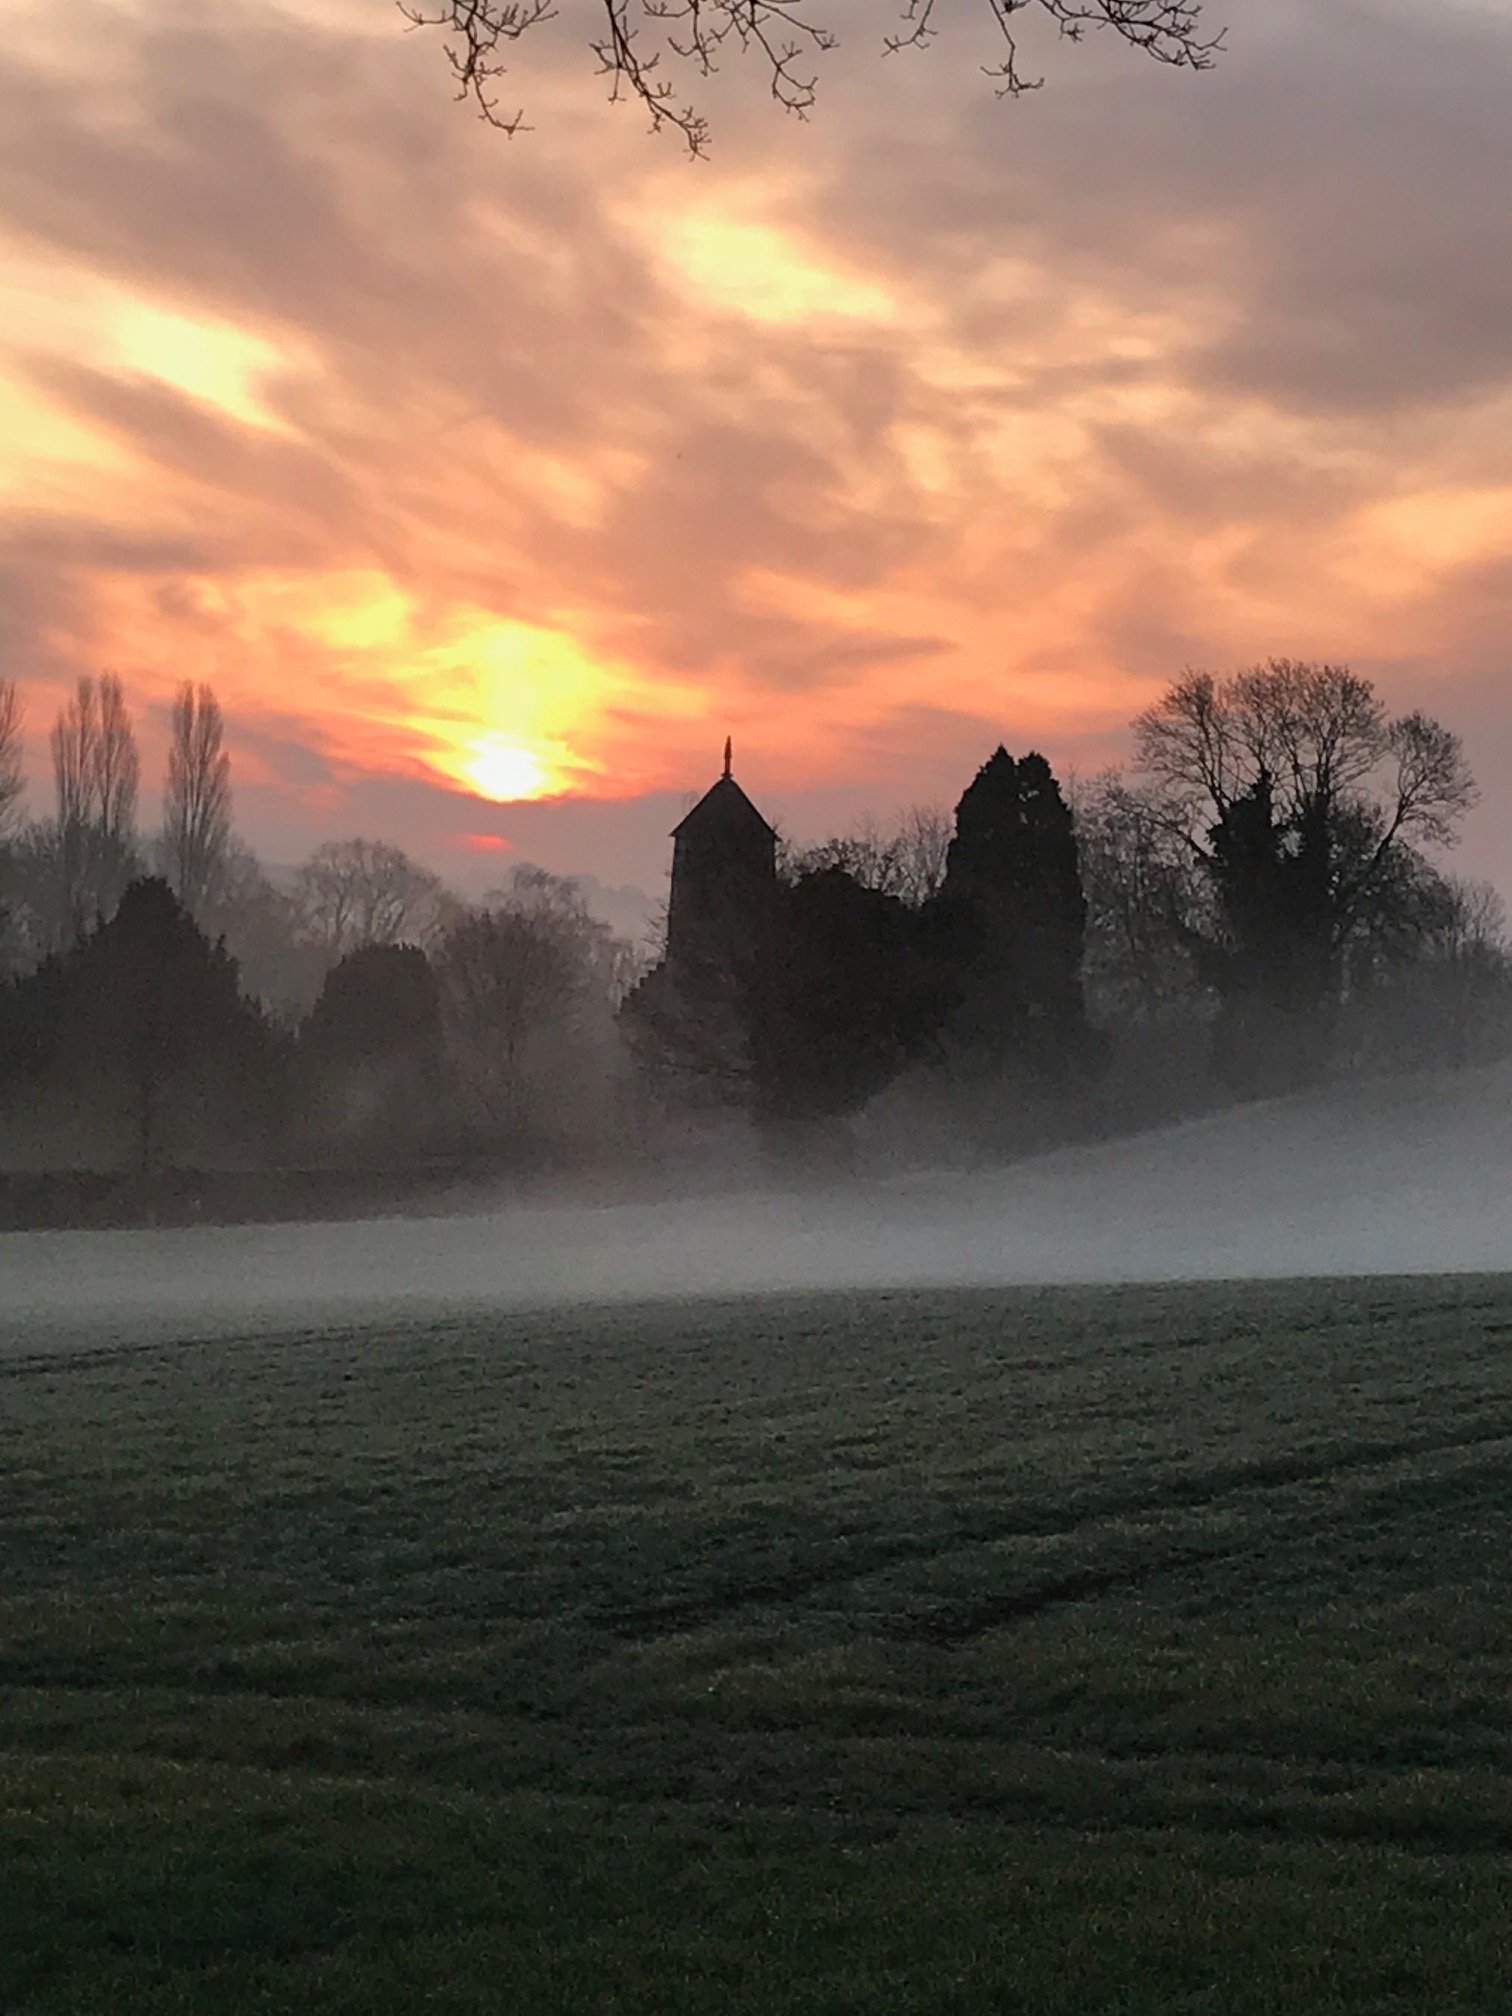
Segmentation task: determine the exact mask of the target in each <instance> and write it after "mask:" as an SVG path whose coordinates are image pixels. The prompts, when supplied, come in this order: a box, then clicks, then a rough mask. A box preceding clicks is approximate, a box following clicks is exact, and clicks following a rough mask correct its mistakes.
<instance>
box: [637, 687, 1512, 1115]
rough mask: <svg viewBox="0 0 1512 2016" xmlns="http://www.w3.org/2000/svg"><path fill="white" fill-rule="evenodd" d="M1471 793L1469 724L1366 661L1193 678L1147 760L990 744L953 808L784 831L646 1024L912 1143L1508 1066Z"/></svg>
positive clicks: (1161, 725)
mask: <svg viewBox="0 0 1512 2016" xmlns="http://www.w3.org/2000/svg"><path fill="white" fill-rule="evenodd" d="M1474 802H1475V789H1474V785H1473V782H1472V779H1471V776H1470V772H1469V769H1468V766H1467V764H1466V761H1465V757H1464V753H1463V751H1462V749H1461V747H1460V744H1459V742H1458V740H1457V739H1456V737H1455V736H1454V735H1452V734H1451V733H1450V732H1449V731H1448V730H1447V729H1445V728H1444V727H1442V726H1441V725H1440V724H1439V723H1437V722H1435V721H1432V720H1430V719H1429V718H1428V717H1427V716H1426V715H1424V714H1421V713H1410V714H1406V715H1402V716H1392V715H1390V714H1389V713H1388V711H1387V710H1386V708H1385V707H1384V705H1383V704H1382V702H1381V700H1380V698H1379V696H1378V695H1377V694H1376V693H1375V691H1374V689H1373V688H1372V686H1371V684H1370V683H1369V682H1368V681H1367V680H1365V679H1362V678H1360V677H1358V676H1357V675H1355V674H1353V673H1351V672H1349V671H1348V670H1347V669H1344V668H1340V667H1335V666H1328V665H1309V664H1300V663H1296V662H1292V661H1273V662H1271V663H1269V664H1267V665H1264V666H1262V667H1258V668H1256V669H1253V670H1250V671H1247V672H1244V673H1241V674H1238V675H1236V676H1234V677H1231V678H1228V679H1216V678H1213V677H1210V676H1208V675H1206V674H1199V673H1191V674H1188V675H1187V676H1185V677H1183V678H1182V679H1180V680H1179V681H1177V682H1176V683H1175V684H1174V685H1173V686H1172V687H1171V688H1170V689H1169V691H1168V692H1167V693H1166V694H1165V695H1164V696H1163V697H1162V699H1161V700H1160V701H1159V702H1158V703H1157V704H1156V705H1155V706H1153V707H1151V708H1150V709H1149V710H1148V711H1147V712H1145V713H1144V714H1142V715H1141V716H1140V717H1139V719H1138V720H1137V721H1136V722H1135V723H1134V763H1133V766H1132V768H1131V770H1130V771H1129V772H1127V773H1110V774H1107V775H1104V776H1100V777H1096V778H1094V779H1092V780H1090V781H1086V782H1079V783H1075V784H1073V785H1072V786H1071V787H1070V788H1064V787H1063V786H1062V784H1061V783H1060V781H1059V780H1057V779H1056V777H1055V776H1054V774H1053V773H1052V771H1051V770H1050V767H1049V765H1048V764H1047V763H1046V762H1045V760H1044V759H1043V758H1042V757H1041V756H1038V755H1034V754H1030V755H1027V756H1024V757H1022V758H1019V759H1017V760H1015V759H1014V758H1013V757H1012V756H1010V755H1009V754H1008V753H1007V752H1006V751H1005V750H1003V749H999V750H998V751H997V752H996V754H995V755H993V756H992V757H991V758H990V760H989V761H988V762H987V763H986V764H985V765H984V766H983V768H982V769H981V771H980V772H979V774H978V775H977V777H976V779H975V780H974V781H973V783H972V784H971V785H970V786H969V788H968V789H967V790H966V792H965V793H964V795H963V796H962V798H961V800H960V802H959V804H958V806H957V807H956V810H955V814H954V817H953V818H945V817H943V816H941V815H938V814H930V813H920V812H914V813H910V814H909V815H907V816H906V817H905V818H904V820H903V821H902V822H901V823H900V825H899V826H898V827H897V828H896V829H895V830H894V831H892V832H890V833H888V832H878V831H876V830H872V831H869V832H866V833H862V834H858V835H854V836H851V837H850V838H849V839H841V840H833V841H830V842H827V843H826V844H825V845H823V846H821V847H819V848H816V849H811V850H807V851H805V852H798V853H789V854H788V856H787V858H786V861H785V863H784V873H783V874H782V876H781V878H780V881H779V883H778V885H777V887H776V888H775V889H774V890H773V893H772V898H771V902H770V905H769V907H768V910H767V912H766V914H764V915H762V916H761V918H760V921H759V928H758V929H757V930H756V931H755V932H754V933H753V935H752V936H751V937H750V939H749V940H748V941H747V946H746V952H745V956H744V958H743V959H741V960H738V961H736V962H733V963H732V962H731V960H730V958H729V955H728V934H726V933H723V932H716V933H714V934H713V943H712V946H711V952H710V956H709V957H708V958H707V959H706V960H700V958H699V957H698V955H697V951H696V948H695V950H694V952H693V953H692V955H691V956H690V955H689V953H688V951H687V950H686V949H684V950H683V951H682V952H681V954H680V956H679V957H678V958H676V959H671V960H667V961H664V962H663V964H662V965H661V966H660V967H658V968H657V969H656V970H655V971H654V972H653V973H652V974H651V975H649V976H648V978H647V980H646V981H645V982H644V983H643V984H642V985H641V987H640V988H639V989H637V991H636V993H635V995H634V996H633V997H632V999H631V1001H630V1003H629V1004H628V1005H627V1013H626V1018H625V1019H626V1022H627V1024H628V1026H629V1028H630V1030H631V1033H632V1036H633V1038H634V1041H635V1044H636V1047H637V1049H638V1051H639V1054H640V1055H641V1057H642V1059H643V1061H644V1063H645V1065H646V1068H647V1069H648V1070H649V1071H650V1072H651V1073H652V1074H653V1075H654V1076H655V1077H656V1078H658V1079H659V1080H660V1082H661V1083H662V1084H663V1085H664V1086H666V1087H668V1088H670V1089H673V1090H674V1091H675V1088H677V1087H678V1086H681V1087H682V1088H683V1089H684V1091H685V1093H686V1094H687V1096H690V1097H692V1098H693V1099H695V1100H698V1099H703V1100H705V1101H714V1102H717V1101H719V1100H721V1099H730V1098H739V1099H741V1100H743V1101H744V1103H745V1104H747V1105H748V1106H749V1107H750V1108H751V1110H753V1111H755V1112H757V1113H760V1114H763V1115H765V1116H766V1117H767V1118H768V1119H770V1120H772V1121H774V1122H776V1123H777V1124H779V1125H781V1124H798V1125H804V1124H810V1123H818V1124H820V1125H822V1124H824V1123H826V1122H828V1121H832V1120H834V1119H836V1118H839V1117H842V1116H845V1115H848V1114H854V1113H857V1112H858V1111H860V1110H861V1109H862V1108H866V1109H867V1116H868V1124H869V1125H870V1126H871V1127H872V1128H873V1129H874V1130H877V1129H882V1128H885V1124H886V1122H887V1121H888V1120H889V1119H890V1120H891V1121H892V1122H893V1124H894V1132H895V1133H896V1134H897V1135H898V1137H899V1138H900V1139H901V1141H902V1144H903V1146H904V1147H905V1149H906V1148H907V1147H908V1145H909V1143H910V1141H912V1142H913V1143H914V1144H915V1145H918V1144H920V1143H923V1142H925V1141H927V1139H928V1138H929V1137H930V1136H931V1134H933V1133H936V1132H937V1131H938V1130H939V1129H941V1128H944V1129H947V1130H949V1131H950V1132H951V1133H952V1134H953V1136H954V1140H955V1142H956V1143H957V1144H959V1143H960V1142H961V1141H963V1140H964V1141H965V1142H967V1143H972V1144H975V1145H977V1146H985V1147H989V1148H998V1149H1008V1148H1016V1147H1021V1146H1026V1145H1030V1144H1032V1143H1035V1142H1043V1141H1047V1140H1053V1139H1057V1138H1067V1137H1069V1136H1072V1135H1075V1134H1078V1133H1085V1132H1088V1131H1098V1130H1110V1129H1117V1128H1121V1127H1129V1126H1137V1125H1141V1124H1147V1123H1150V1122H1153V1121H1157V1120H1160V1119H1164V1118H1169V1117H1173V1116H1175V1115H1178V1114H1182V1113H1187V1112H1192V1111H1197V1110H1201V1109H1203V1108H1204V1107H1208V1106H1212V1105H1215V1104H1219V1103H1222V1102H1223V1101H1225V1100H1232V1099H1236V1098H1253V1097H1256V1096H1262V1095H1267V1094H1275V1093H1281V1092H1286V1091H1292V1090H1296V1089H1298V1088H1301V1087H1303V1086H1306V1085H1309V1084H1313V1083H1316V1082H1317V1081H1318V1080H1319V1079H1321V1078H1324V1077H1326V1076H1328V1075H1330V1074H1343V1073H1359V1072H1385V1071H1393V1070H1400V1069H1411V1068H1423V1067H1433V1066H1460V1065H1465V1064H1469V1063H1473V1062H1479V1061H1487V1060H1490V1059H1492V1058H1495V1057H1499V1056H1501V1055H1503V1054H1506V1053H1507V1051H1508V1050H1509V1048H1512V962H1509V955H1508V948H1507V943H1506V938H1505V933H1504V922H1503V913H1502V908H1501V904H1500V902H1499V900H1498V898H1497V897H1496V894H1495V892H1494V891H1493V890H1491V889H1490V888H1488V887H1486V886H1485V885H1475V884H1467V883H1465V882H1462V881H1459V880H1456V879H1455V878H1454V877H1452V876H1450V875H1448V874H1447V873H1446V872H1445V871H1444V869H1443V868H1442V867H1441V866H1440V865H1438V863H1437V861H1436V860H1435V858H1434V857H1435V855H1437V854H1439V853H1440V852H1441V850H1443V849H1445V848H1447V847H1448V846H1450V845H1452V843H1453V841H1454V840H1455V838H1456V837H1457V833H1458V829H1459V826H1460V823H1461V821H1462V820H1463V818H1464V816H1465V814H1466V812H1467V811H1468V810H1469V809H1470V808H1471V806H1472V805H1473V803H1474ZM879 1095H882V1096H879Z"/></svg>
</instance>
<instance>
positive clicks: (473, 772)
mask: <svg viewBox="0 0 1512 2016" xmlns="http://www.w3.org/2000/svg"><path fill="white" fill-rule="evenodd" d="M463 768H464V770H465V772H466V775H467V777H468V778H469V780H470V781H471V782H472V783H473V784H475V785H476V786H477V788H478V790H479V791H480V792H481V793H482V794H483V796H484V797H485V798H493V799H496V800H497V801H498V803H499V804H501V805H507V804H512V803H514V802H515V801H516V800H518V799H521V798H544V797H547V796H548V795H549V794H550V792H551V791H552V789H553V780H552V777H551V774H550V772H549V771H548V769H547V767H546V765H545V764H544V763H543V762H542V761H541V759H540V757H539V756H537V755H536V754H535V753H534V752H533V751H532V750H529V749H522V748H520V746H519V745H518V743H515V742H506V741H504V740H502V738H501V737H499V736H497V735H490V736H489V737H488V738H487V739H486V740H485V741H482V742H479V743H478V744H477V745H476V746H475V748H474V750H473V753H472V755H471V756H470V757H469V758H468V759H467V760H466V762H465V764H464V766H463Z"/></svg>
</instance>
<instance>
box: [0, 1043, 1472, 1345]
mask: <svg viewBox="0 0 1512 2016" xmlns="http://www.w3.org/2000/svg"><path fill="white" fill-rule="evenodd" d="M1509 1093H1512V1069H1509V1067H1506V1066H1498V1067H1495V1068H1492V1069H1487V1070H1480V1071H1472V1072H1464V1073H1457V1074H1453V1075H1452V1076H1451V1075H1443V1074H1432V1075H1425V1076H1423V1077H1419V1078H1407V1079H1399V1080H1384V1081H1376V1082H1374V1083H1369V1084H1356V1085H1350V1086H1347V1087H1343V1088H1335V1089H1332V1090H1329V1091H1328V1092H1326V1093H1321V1094H1312V1095H1306V1096H1300V1097H1295V1098H1291V1099H1281V1100H1274V1101H1269V1102H1264V1103H1260V1104H1257V1105H1253V1106H1250V1107H1244V1108H1239V1109H1236V1110H1231V1111H1230V1112H1228V1113H1225V1114H1221V1115H1219V1116H1217V1117H1214V1118H1209V1119H1204V1120H1199V1121H1192V1122H1188V1123H1186V1124H1184V1125H1180V1126H1175V1127H1168V1128H1163V1129H1160V1130H1157V1131H1154V1132H1151V1133H1148V1134H1143V1135H1139V1136H1135V1137H1132V1138H1128V1139H1124V1140H1121V1141H1117V1142H1113V1143H1107V1144H1102V1145H1098V1146H1094V1147H1079V1148H1073V1149H1063V1150H1060V1151H1057V1152H1054V1153H1049V1154H1044V1155H1040V1156H1036V1157H1033V1158H1031V1159H1028V1160H1026V1161H1023V1162H1021V1163H1018V1164H1016V1165H1013V1166H1010V1167H1007V1168H997V1169H990V1170H960V1169H957V1170H941V1171H935V1172H932V1173H916V1174H910V1175H906V1176H895V1177H892V1178H887V1179H880V1180H871V1181H864V1182H863V1181H856V1182H850V1183H844V1184H831V1185H826V1186H823V1187H812V1186H800V1187H789V1188H777V1187H768V1188H745V1189H740V1190H735V1191H731V1192H726V1193H725V1194H720V1195H713V1196H705V1197H702V1198H699V1199H659V1200H656V1201H641V1202H622V1203H615V1204H602V1203H583V1202H579V1203H553V1204H549V1205H536V1206H528V1205H526V1206H522V1205H517V1204H516V1205H510V1206H508V1207H507V1208H499V1209H495V1210H484V1211H478V1210H473V1211H469V1212H459V1213H458V1214H456V1215H453V1216H445V1215H440V1216H432V1217H427V1218H398V1217H395V1218H372V1219H365V1220H360V1221H355V1222H349V1223H327V1224H299V1225H293V1224H280V1225H258V1226H238V1227H203V1228H193V1229H187V1230H184V1229H179V1230H165V1231H147V1232H144V1231H140V1230H132V1231H87V1232H86V1231H64V1232H43V1233H38V1232H31V1233H16V1234H8V1235H5V1236H4V1237H3V1238H0V1279H3V1281H4V1284H5V1297H4V1300H5V1310H4V1315H3V1317H0V1350H3V1351H4V1352H5V1353H6V1354H7V1355H10V1356H12V1357H14V1356H17V1355H23V1354H24V1355H30V1354H33V1353H35V1352H37V1351H39V1350H48V1351H55V1350H67V1349H70V1348H81V1349H82V1348H97V1347H98V1346H99V1345H100V1344H101V1343H104V1342H108V1341H109V1340H110V1339H112V1338H114V1337H120V1338H122V1339H131V1340H136V1341H141V1340H146V1339H149V1338H152V1339H159V1340H161V1339H164V1338H170V1337H171V1338H178V1339H193V1338H199V1337H205V1338H209V1337H212V1336H217V1337H226V1336H236V1335H241V1334H245V1335H253V1334H257V1333H259V1332H263V1331H266V1330H269V1329H275V1328H276V1329H282V1330H285V1331H289V1330H293V1331H295V1332H298V1331H302V1330H305V1329H308V1330H310V1331H312V1332H313V1331H315V1330H317V1329H329V1327H330V1326H331V1325H332V1324H343V1323H349V1324H352V1325H359V1324H364V1323H368V1322H372V1321H375V1320H382V1319H383V1318H385V1317H386V1316H389V1315H392V1316H395V1317H399V1316H402V1317H403V1318H404V1319H405V1320H406V1321H408V1322H414V1321H416V1320H417V1319H422V1318H431V1319H444V1318H446V1317H448V1316H458V1317H461V1316H467V1317H474V1318H475V1317H477V1316H479V1315H480V1314H483V1313H484V1312H487V1311H490V1310H504V1309H515V1310H519V1309H529V1308H549V1307H551V1306H553V1305H565V1304H571V1303H582V1302H609V1301H615V1300H620V1301H636V1300H643V1299H651V1298H658V1297H683V1296H700V1295H702V1296H719V1295H729V1296H737V1295H749V1294H753V1293H762V1292H781V1291H790V1292H796V1291H807V1292H817V1291H825V1290H842V1291H843V1290H856V1291H861V1290H867V1289H906V1288H915V1287H918V1288H929V1287H933V1288H946V1287H995V1286H1014V1285H1018V1286H1035V1285H1045V1286H1051V1285H1055V1284H1062V1283H1073V1282H1078V1283H1119V1282H1130V1283H1133V1282H1154V1281H1168V1280H1169V1281H1175V1280H1194V1281H1195V1280H1225V1279H1240V1278H1244V1277H1256V1276H1259V1277H1270V1278H1277V1277H1287V1276H1328V1275H1340V1276H1342V1275H1355V1276H1359V1275H1372V1274H1382V1275H1402V1274H1432V1273H1478V1272H1483V1271H1485V1272H1490V1271H1494V1270H1497V1269H1499V1268H1502V1267H1504V1266H1505V1264H1506V1259H1507V1250H1508V1237H1509V1215H1508V1170H1509V1169H1512V1100H1509Z"/></svg>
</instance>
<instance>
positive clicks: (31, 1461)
mask: <svg viewBox="0 0 1512 2016" xmlns="http://www.w3.org/2000/svg"><path fill="white" fill-rule="evenodd" d="M1509 1532H1512V1282H1509V1283H1505V1284H1503V1283H1498V1282H1484V1281H1482V1282H1475V1281H1469V1282H1463V1283H1452V1282H1443V1283H1433V1284H1429V1283H1423V1284H1411V1283H1388V1282H1369V1283H1359V1284H1352V1285H1350V1284H1339V1285H1332V1286H1319V1285H1308V1286H1303V1285H1298V1286H1281V1287H1254V1288H1224V1289H1206V1288H1205V1289H1198V1288H1193V1289H1170V1290H1139V1291H1130V1292H1123V1293H1116V1294H1115V1293H1112V1292H1103V1291H1099V1292H1092V1291H1086V1292H1082V1291H1077V1292H1062V1293H1043V1294H1034V1293H1022V1292H1020V1293H993V1294H985V1293H980V1294H960V1295H927V1296H926V1295H903V1294H894V1295H868V1296H864V1297H838V1296H837V1297H828V1298H816V1297H806V1298H796V1297H795V1298H774V1299H771V1300H767V1301H760V1302H745V1303H739V1304H735V1303H699V1304H694V1303H688V1304H677V1305H668V1306H665V1307H657V1308H640V1309H635V1310H628V1311H627V1310H618V1311H613V1310H604V1311H578V1312H572V1313H570V1314H553V1315H550V1316H515V1315H511V1316H499V1317H495V1318H491V1319H487V1320H484V1319H469V1320H466V1321H457V1322H455V1323H449V1324H445V1325H435V1326H432V1327H429V1328H427V1327H422V1326H417V1325H412V1326H405V1327H395V1328H392V1329H382V1330H364V1331H351V1332H338V1333H324V1334H319V1335H316V1334H309V1335H301V1336H288V1337H284V1338H278V1339H274V1340H269V1339H266V1338H259V1339H249V1340H245V1341H223V1342H217V1343H205V1344H198V1345H190V1346H184V1347H178V1348H164V1347H161V1346H154V1347H152V1348H150V1349H149V1348H145V1347H144V1348H142V1349H140V1350H131V1349H112V1350H109V1351H103V1350H102V1351H99V1352H96V1353H94V1354H92V1355H90V1354H82V1355H75V1356H45V1357H44V1356H40V1355H39V1356H37V1357H34V1358H27V1357H26V1356H25V1355H24V1354H23V1355H20V1356H17V1355H15V1353H12V1354H11V1355H10V1356H9V1357H7V1358H4V1359H0V2009H3V2010H6V2011H12V2010H16V2011H20V2010H25V2011H35V2012H54V2016H61V2012H100V2016H106V2012H109V2016H134V2012H140V2016H174V2012H185V2016H187V2012H205V2011H243V2010H249V2011H251V2010H257V2011H291V2012H292V2011H325V2010H332V2011H347V2012H352V2016H358V2012H362V2016H373V2012H389V2011H406V2012H408V2011H414V2012H416V2016H419V2012H426V2016H432V2012H455V2016H464V2012H467V2016H476V2012H493V2011H501V2012H502V2011H510V2012H514V2011H518V2012H521V2016H526V2012H528V2016H552V2012H574V2016H576V2012H586V2016H629V2012H644V2016H670V2012H693V2011H698V2012H705V2011H707V2012H719V2016H756V2012H761V2016H772V2012H805V2016H818V2012H826V2016H831V2012H833V2016H838V2012H848V2016H885V2012H893V2011H897V2012H939V2016H946V2012H962V2016H964V2012H968V2011H969V2012H993V2016H1000V2012H1016V2011H1023V2012H1046V2016H1052V2012H1053V2016H1092V2012H1115V2011H1116V2012H1119V2016H1170V2012H1192V2016H1195V2012H1209V2016H1251V2012H1261V2011H1265V2012H1272V2011H1273V2012H1277V2016H1282V2012H1285V2016H1299V2012H1338V2016H1343V2012H1367V2011H1368V2012H1372V2016H1375V2012H1395V2011H1423V2012H1430V2011H1431V2012H1434V2016H1439V2012H1444V2011H1451V2010H1458V2011H1474V2012H1477V2016H1490V2012H1495V2011H1500V2010H1512V1988H1509V1987H1508V1986H1507V1985H1506V1984H1507V1980H1508V1970H1507V1959H1506V1956H1507V1954H1508V1953H1509V1952H1512V1721H1509V1713H1508V1704H1509V1701H1512V1622H1509V1620H1512V1546H1509V1540H1508V1536H1509Z"/></svg>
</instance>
